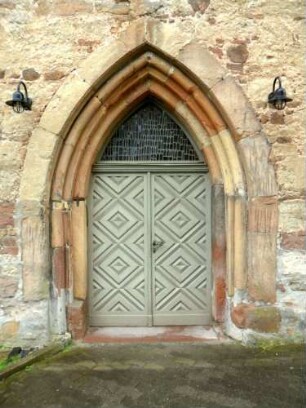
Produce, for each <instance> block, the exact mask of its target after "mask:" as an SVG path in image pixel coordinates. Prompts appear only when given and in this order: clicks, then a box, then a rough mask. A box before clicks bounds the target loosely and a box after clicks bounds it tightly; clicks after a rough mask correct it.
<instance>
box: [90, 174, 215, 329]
mask: <svg viewBox="0 0 306 408" xmlns="http://www.w3.org/2000/svg"><path fill="white" fill-rule="evenodd" d="M90 214H91V228H90V230H91V231H90V235H91V236H90V240H91V256H90V259H91V261H90V262H91V265H90V269H91V274H90V275H91V276H90V324H91V325H93V326H151V325H180V324H181V325H197V324H207V323H209V322H210V316H211V312H210V274H211V273H210V252H211V250H210V184H209V179H208V176H207V175H206V174H201V173H200V174H197V173H196V174H183V173H173V174H154V173H146V174H97V175H95V176H94V180H93V186H92V200H91V211H90Z"/></svg>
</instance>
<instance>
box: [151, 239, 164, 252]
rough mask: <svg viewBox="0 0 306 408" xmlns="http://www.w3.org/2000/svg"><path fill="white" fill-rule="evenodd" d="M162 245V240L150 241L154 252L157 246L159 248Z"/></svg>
mask: <svg viewBox="0 0 306 408" xmlns="http://www.w3.org/2000/svg"><path fill="white" fill-rule="evenodd" d="M162 245H164V241H155V240H154V241H153V242H152V247H153V252H156V251H157V250H158V248H160V247H161V246H162Z"/></svg>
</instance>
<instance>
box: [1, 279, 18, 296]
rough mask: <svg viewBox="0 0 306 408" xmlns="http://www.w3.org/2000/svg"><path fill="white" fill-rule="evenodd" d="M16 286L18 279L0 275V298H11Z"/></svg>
mask: <svg viewBox="0 0 306 408" xmlns="http://www.w3.org/2000/svg"><path fill="white" fill-rule="evenodd" d="M17 288H18V279H17V278H13V277H11V276H5V275H4V276H0V299H5V298H12V297H14V296H15V294H16V292H17Z"/></svg>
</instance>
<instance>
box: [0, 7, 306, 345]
mask: <svg viewBox="0 0 306 408" xmlns="http://www.w3.org/2000/svg"><path fill="white" fill-rule="evenodd" d="M144 17H150V18H152V19H155V20H157V21H160V22H161V23H162V24H165V25H166V26H169V27H171V28H173V27H176V28H177V30H178V33H182V34H181V35H180V34H178V35H177V38H176V41H177V42H176V44H173V47H174V48H176V49H177V48H178V47H180V45H181V46H182V47H183V46H184V42H185V41H186V35H187V36H188V38H192V39H193V40H194V41H196V42H198V43H200V44H205V46H206V47H207V48H208V50H209V51H210V53H211V54H212V55H213V56H214V57H215V59H216V60H217V61H218V62H219V63H220V65H221V66H222V67H223V68H224V69H225V70H226V72H227V73H228V75H231V76H232V77H233V78H234V80H235V81H236V83H238V84H239V85H240V86H241V88H242V89H243V91H244V93H245V95H246V97H247V99H248V100H249V101H250V103H251V105H252V106H253V108H254V110H255V112H256V115H257V119H258V121H259V122H260V123H261V126H262V131H263V132H264V134H265V135H266V138H267V140H268V142H269V144H270V146H271V150H270V157H269V161H270V162H271V163H272V164H273V167H274V170H275V174H276V180H277V184H278V196H277V199H278V204H279V205H278V223H276V224H278V226H277V228H278V230H277V260H276V264H277V273H276V281H277V300H276V303H275V311H274V312H271V310H270V311H269V312H268V313H270V315H269V318H268V321H269V325H271V327H261V323H260V322H262V321H265V319H261V316H258V315H256V313H252V311H249V310H247V307H244V306H241V307H240V308H236V309H235V310H234V311H233V312H232V319H233V322H234V323H235V324H236V326H237V327H240V328H244V325H245V321H246V320H248V321H249V326H248V327H249V328H251V329H254V331H255V332H256V331H259V332H262V333H266V332H277V333H279V334H280V335H281V336H282V337H283V338H288V339H290V340H295V339H301V336H302V335H303V332H304V330H305V312H306V231H305V123H304V109H305V106H304V103H305V101H304V97H305V96H304V94H305V66H304V58H305V56H304V54H305V29H304V25H305V6H304V2H303V1H300V0H288V1H286V2H284V1H282V0H235V1H229V0H164V1H163V0H154V1H150V0H130V1H120V0H75V1H68V0H0V90H1V96H2V103H1V105H0V106H1V108H0V342H11V343H12V342H18V341H19V342H20V341H21V342H37V341H38V342H39V343H43V342H46V341H48V339H49V335H50V330H49V328H50V324H49V310H50V300H49V298H50V274H51V260H50V263H49V264H46V265H45V276H40V275H39V276H37V275H36V274H35V273H31V271H26V268H25V265H26V262H27V260H26V259H24V257H23V242H22V240H21V225H20V223H21V219H20V206H19V205H20V199H19V198H20V180H21V176H22V172H23V165H24V160H25V157H26V154H27V149H28V143H29V140H30V138H31V135H32V132H33V130H34V129H35V128H36V127H37V126H38V123H39V121H40V118H41V116H42V114H43V112H44V110H45V108H46V106H47V105H48V103H49V102H50V100H51V98H52V97H53V96H54V95H55V94H56V92H57V90H58V89H59V88H60V86H61V85H62V84H63V82H64V81H65V79H66V78H67V77H68V75H69V74H71V73H72V72H73V71H74V70H75V69H76V68H77V67H78V66H79V65H80V64H81V63H82V62H83V61H85V60H86V59H87V58H88V56H89V55H90V54H92V53H93V52H94V51H95V50H96V49H97V48H98V47H104V46H105V47H106V46H108V45H109V44H111V43H112V42H113V41H114V39H117V38H119V36H120V35H121V34H122V33H124V32H125V30H127V28H128V27H129V26H130V25H131V24H133V22H135V21H136V20H138V19H140V18H144ZM183 33H184V34H183ZM276 76H281V77H282V81H283V86H284V87H285V88H286V90H287V93H288V94H289V96H291V97H292V98H293V102H291V103H290V104H289V105H288V106H287V107H286V108H285V110H283V111H276V110H273V109H271V108H270V107H269V106H268V105H267V102H266V101H267V95H268V93H269V92H271V90H272V83H273V79H274V77H276ZM19 80H23V81H25V82H26V84H27V86H28V92H29V95H30V97H32V98H33V109H32V111H31V112H24V113H22V114H20V115H18V114H15V113H13V112H12V110H11V109H10V108H9V107H8V106H6V105H5V104H4V102H5V101H6V100H7V99H9V98H10V97H11V94H12V92H13V91H14V90H15V87H16V84H17V83H18V81H19ZM247 120H248V116H247V114H246V116H245V121H247ZM44 143H45V146H43V148H41V152H40V155H41V157H42V158H44V157H45V158H46V159H47V158H48V155H49V150H48V148H49V145H48V143H49V141H48V139H47V138H46V140H45V141H44ZM252 148H254V149H256V145H254V146H252ZM250 155H252V151H250ZM38 171H39V168H38V167H37V165H36V164H35V163H33V188H35V176H36V172H38ZM28 188H29V189H31V184H30V185H29V186H28ZM24 211H26V210H25V209H23V214H24ZM41 211H42V212H45V211H46V212H47V213H48V209H46V208H42V209H41ZM29 215H30V214H29ZM260 216H261V217H265V214H261V215H260ZM46 228H48V226H47V225H46ZM27 234H29V236H31V234H32V230H31V229H29V230H28V231H27ZM33 239H35V236H33ZM43 250H44V249H43V248H41V247H40V242H38V243H37V248H36V249H35V251H37V252H39V251H43ZM258 250H260V248H259V249H258ZM33 256H35V254H34V253H33ZM267 262H271V263H275V259H270V260H268V261H267ZM25 271H26V272H25ZM260 272H261V271H258V273H260ZM25 279H27V281H28V284H27V288H29V287H30V288H31V287H32V288H33V292H32V293H29V292H25V290H24V285H23V283H24V280H25ZM31 280H33V282H32V285H31ZM35 280H40V282H37V281H36V282H35ZM29 282H30V284H29ZM249 285H252V276H249ZM267 285H269V281H267ZM37 288H39V290H38V289H37ZM251 289H252V288H251ZM254 291H255V292H256V288H255V287H254V288H253V292H254ZM251 293H252V290H251ZM258 305H259V306H261V303H260V302H258ZM262 306H264V305H262ZM262 311H263V313H264V308H263V309H262ZM271 313H272V314H271ZM273 313H274V314H273Z"/></svg>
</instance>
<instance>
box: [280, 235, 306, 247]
mask: <svg viewBox="0 0 306 408" xmlns="http://www.w3.org/2000/svg"><path fill="white" fill-rule="evenodd" d="M281 247H282V248H283V249H288V250H290V249H297V250H303V249H306V231H298V232H290V233H287V232H284V233H283V234H282V235H281Z"/></svg>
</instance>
